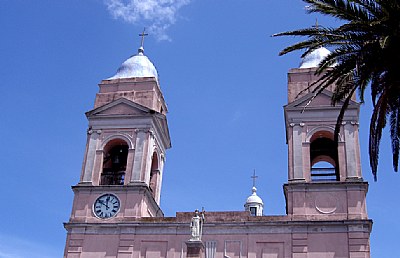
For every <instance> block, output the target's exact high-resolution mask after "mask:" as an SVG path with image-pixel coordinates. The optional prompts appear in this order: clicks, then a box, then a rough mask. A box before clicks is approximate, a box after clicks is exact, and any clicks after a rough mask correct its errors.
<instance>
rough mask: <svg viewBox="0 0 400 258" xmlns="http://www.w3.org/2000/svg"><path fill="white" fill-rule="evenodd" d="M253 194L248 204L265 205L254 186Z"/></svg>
mask: <svg viewBox="0 0 400 258" xmlns="http://www.w3.org/2000/svg"><path fill="white" fill-rule="evenodd" d="M252 192H253V194H252V195H250V196H249V197H248V198H247V201H246V204H261V205H264V203H263V201H262V199H261V198H260V197H258V195H257V188H255V187H254V186H253V189H252Z"/></svg>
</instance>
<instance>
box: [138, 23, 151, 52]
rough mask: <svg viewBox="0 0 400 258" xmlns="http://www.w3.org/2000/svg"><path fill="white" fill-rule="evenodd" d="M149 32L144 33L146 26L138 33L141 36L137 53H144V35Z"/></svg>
mask: <svg viewBox="0 0 400 258" xmlns="http://www.w3.org/2000/svg"><path fill="white" fill-rule="evenodd" d="M148 35H149V34H147V33H146V28H143V32H142V33H140V34H139V36H140V37H142V39H141V41H140V47H139V49H138V53H139V54H140V53H142V54H143V53H144V37H145V36H148Z"/></svg>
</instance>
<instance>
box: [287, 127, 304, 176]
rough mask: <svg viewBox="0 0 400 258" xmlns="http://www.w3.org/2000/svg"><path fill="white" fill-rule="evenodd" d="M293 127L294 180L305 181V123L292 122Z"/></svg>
mask: <svg viewBox="0 0 400 258" xmlns="http://www.w3.org/2000/svg"><path fill="white" fill-rule="evenodd" d="M290 126H292V127H293V138H292V139H293V147H292V148H293V151H292V155H293V178H292V180H300V181H304V171H303V169H304V165H303V126H304V124H303V123H300V124H294V123H292V124H290Z"/></svg>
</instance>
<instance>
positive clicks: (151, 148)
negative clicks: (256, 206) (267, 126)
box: [64, 52, 372, 258]
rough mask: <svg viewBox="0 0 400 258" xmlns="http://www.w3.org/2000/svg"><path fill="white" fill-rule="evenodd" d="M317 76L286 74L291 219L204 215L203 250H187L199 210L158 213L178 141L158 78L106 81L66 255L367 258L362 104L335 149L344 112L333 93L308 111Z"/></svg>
mask: <svg viewBox="0 0 400 258" xmlns="http://www.w3.org/2000/svg"><path fill="white" fill-rule="evenodd" d="M142 53H143V52H142ZM144 57H145V56H143V54H142V55H141V56H140V58H144ZM146 61H148V60H146ZM150 64H151V63H150ZM314 72H315V69H314V68H305V69H292V70H291V71H290V72H289V75H288V77H289V78H288V80H289V83H288V100H289V103H288V104H287V105H286V106H285V121H286V138H287V144H288V153H289V155H288V157H289V159H288V181H287V183H285V184H284V194H285V198H286V211H287V214H286V215H282V216H251V214H250V212H249V211H236V212H207V213H206V215H205V216H206V221H205V223H204V225H203V230H202V238H201V242H188V240H189V239H190V228H189V225H190V221H191V219H192V217H193V215H194V213H193V212H177V214H176V217H164V215H163V212H162V210H161V208H160V207H159V203H160V193H161V185H162V177H163V167H164V160H165V155H166V150H167V149H168V148H170V146H171V143H170V138H169V132H168V124H167V120H166V112H167V107H166V104H165V101H164V98H163V95H162V93H161V91H160V87H159V84H158V80H157V78H156V77H132V78H115V76H114V77H112V78H111V79H109V80H104V81H102V82H101V84H100V85H99V86H100V91H99V93H98V94H97V95H96V100H95V109H93V110H91V111H89V112H87V117H88V120H89V128H88V139H87V143H86V152H85V157H84V161H83V166H82V172H81V178H80V182H79V183H78V184H77V185H75V186H73V191H74V202H73V207H72V213H71V217H70V219H69V221H68V222H67V223H65V228H66V230H67V241H66V247H65V253H64V257H71V258H72V257H80V258H91V257H119V258H122V257H123V258H128V257H129V258H139V257H140V258H141V257H146V258H159V257H164V258H173V257H182V258H183V257H205V258H225V257H231V258H233V257H237V258H240V257H248V258H256V257H257V258H258V257H262V258H283V257H285V258H289V257H291V258H334V257H335V258H339V257H340V258H341V257H343V258H344V257H354V258H355V257H364V258H365V257H370V255H369V249H370V248H369V236H370V232H371V229H372V221H371V220H370V219H368V216H367V211H366V194H367V191H368V183H367V182H364V181H363V179H362V174H361V165H360V152H359V142H358V141H359V140H358V113H359V105H358V104H357V103H356V102H353V103H350V107H349V109H348V111H347V112H346V115H345V117H344V120H343V123H342V126H341V131H340V137H339V142H338V145H337V146H336V145H335V144H334V142H333V133H334V127H335V124H336V118H337V115H338V113H339V110H340V107H332V106H331V105H330V96H331V94H332V93H331V92H330V91H328V90H326V91H324V92H323V93H322V94H320V95H319V96H317V97H316V98H315V99H314V101H312V102H311V103H310V104H309V106H308V107H307V108H306V109H305V111H304V112H301V111H302V110H303V109H304V107H305V105H307V103H308V101H309V100H310V98H311V97H312V93H310V92H308V91H304V93H302V94H300V95H298V94H299V93H300V92H301V91H302V90H304V89H306V88H307V87H308V86H309V85H310V83H312V82H313V81H315V79H316V77H315V76H314ZM282 162H284V161H282ZM172 173H173V171H172ZM255 214H257V213H255ZM196 245H197V247H200V250H198V249H196V248H195V247H196ZM196 250H198V251H196Z"/></svg>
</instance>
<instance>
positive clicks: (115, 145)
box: [100, 139, 129, 185]
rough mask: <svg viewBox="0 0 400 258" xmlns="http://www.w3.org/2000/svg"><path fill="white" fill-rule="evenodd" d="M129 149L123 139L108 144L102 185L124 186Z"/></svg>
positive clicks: (105, 149)
mask: <svg viewBox="0 0 400 258" xmlns="http://www.w3.org/2000/svg"><path fill="white" fill-rule="evenodd" d="M128 149H129V147H128V144H127V143H126V142H125V141H123V140H121V139H114V140H111V141H110V142H109V143H107V145H106V146H105V147H104V158H103V171H102V173H101V179H100V184H101V185H123V184H124V179H125V170H126V162H127V158H128Z"/></svg>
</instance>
